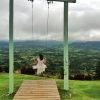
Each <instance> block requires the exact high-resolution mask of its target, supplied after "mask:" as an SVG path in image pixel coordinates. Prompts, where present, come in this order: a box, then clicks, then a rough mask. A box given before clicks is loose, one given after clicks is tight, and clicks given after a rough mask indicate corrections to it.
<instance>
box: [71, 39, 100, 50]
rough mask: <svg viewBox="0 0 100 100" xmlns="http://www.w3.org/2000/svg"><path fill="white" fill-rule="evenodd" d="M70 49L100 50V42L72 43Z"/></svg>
mask: <svg viewBox="0 0 100 100" xmlns="http://www.w3.org/2000/svg"><path fill="white" fill-rule="evenodd" d="M70 47H71V48H76V49H92V50H94V49H95V50H100V41H87V42H73V43H71V44H70Z"/></svg>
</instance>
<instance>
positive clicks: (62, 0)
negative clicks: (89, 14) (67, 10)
mask: <svg viewBox="0 0 100 100" xmlns="http://www.w3.org/2000/svg"><path fill="white" fill-rule="evenodd" d="M47 1H58V2H68V3H76V0H47Z"/></svg>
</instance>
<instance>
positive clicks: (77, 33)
mask: <svg viewBox="0 0 100 100" xmlns="http://www.w3.org/2000/svg"><path fill="white" fill-rule="evenodd" d="M14 4H15V8H14V18H15V20H14V39H15V40H24V39H28V40H29V39H33V38H34V39H53V40H63V3H61V2H54V3H53V4H51V5H50V16H49V35H48V37H47V14H48V13H47V12H48V9H47V8H48V7H47V3H46V0H35V2H34V11H33V13H34V17H33V20H34V22H33V24H34V27H33V29H34V34H32V29H31V28H32V16H31V10H32V8H31V2H28V1H27V0H15V3H14ZM99 6H100V1H99V0H77V3H76V4H74V3H73V4H69V40H70V41H72V40H74V41H77V40H84V41H86V40H90V41H92V40H100V35H99V33H100V23H99V18H100V7H99ZM8 28H9V0H0V39H8V36H9V34H8V33H9V30H8Z"/></svg>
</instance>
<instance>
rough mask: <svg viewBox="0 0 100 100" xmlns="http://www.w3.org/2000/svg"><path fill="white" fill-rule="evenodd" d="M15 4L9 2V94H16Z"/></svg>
mask: <svg viewBox="0 0 100 100" xmlns="http://www.w3.org/2000/svg"><path fill="white" fill-rule="evenodd" d="M13 3H14V0H9V94H12V93H13V92H14V75H13V71H14V42H13Z"/></svg>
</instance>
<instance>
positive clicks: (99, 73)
mask: <svg viewBox="0 0 100 100" xmlns="http://www.w3.org/2000/svg"><path fill="white" fill-rule="evenodd" d="M96 77H97V79H100V61H99V62H98V63H97V66H96Z"/></svg>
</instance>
